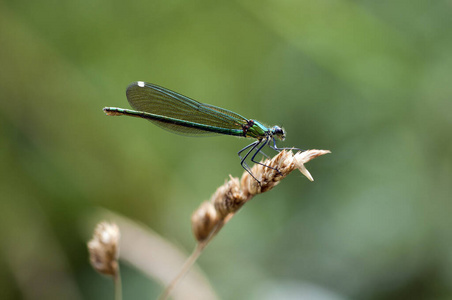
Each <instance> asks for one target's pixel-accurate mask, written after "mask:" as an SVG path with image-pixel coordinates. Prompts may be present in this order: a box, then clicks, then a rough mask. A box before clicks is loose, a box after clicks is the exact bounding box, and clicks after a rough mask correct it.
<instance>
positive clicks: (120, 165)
mask: <svg viewBox="0 0 452 300" xmlns="http://www.w3.org/2000/svg"><path fill="white" fill-rule="evenodd" d="M451 79H452V2H451V1H447V0H438V1H428V0H423V1H421V0H396V1H368V0H362V1H352V0H321V1H317V0H311V1H307V0H304V1H295V0H283V1H281V0H264V1H252V0H237V1H225V2H213V1H206V0H199V1H180V0H173V1H152V0H151V1H127V2H126V1H117V0H114V1H106V0H91V1H86V0H81V1H64V0H63V1H52V0H40V1H23V0H19V1H17V0H15V1H12V0H4V1H1V2H0V101H1V102H0V104H1V106H0V293H1V295H0V297H1V298H2V299H22V298H27V299H28V298H30V299H36V298H42V299H45V298H47V299H57V298H61V299H62V298H64V299H80V298H84V299H100V298H103V299H106V298H108V297H111V296H112V286H111V282H110V281H108V280H106V279H105V278H103V277H101V276H98V275H97V274H95V272H94V271H93V270H92V269H91V268H90V266H89V264H88V258H87V251H86V246H85V242H86V240H87V239H88V238H89V235H90V231H91V230H92V225H93V224H85V220H86V216H87V215H89V214H90V213H92V212H93V211H95V210H97V209H98V208H99V207H101V208H106V209H108V210H112V211H115V212H116V213H119V214H122V215H124V216H127V217H129V218H131V219H133V220H136V221H139V222H142V223H144V224H146V225H147V226H149V227H151V228H153V229H154V230H155V231H157V232H158V233H159V234H161V235H162V236H163V237H165V238H167V239H168V240H169V241H172V242H173V243H175V244H177V245H179V246H180V247H182V248H184V249H186V250H187V252H189V251H190V250H191V249H192V248H193V247H194V240H193V238H192V234H191V229H190V222H189V218H190V215H191V213H192V211H193V210H195V209H196V208H197V207H198V205H199V204H200V203H201V202H202V201H203V200H207V199H208V198H209V197H210V195H211V194H212V193H213V192H214V191H215V189H216V188H217V187H218V186H219V185H221V184H222V183H223V182H224V180H225V179H226V178H227V177H228V174H232V175H233V176H239V175H240V174H241V173H242V169H241V167H240V165H239V161H238V158H237V155H236V152H237V151H238V150H239V149H241V148H242V147H244V146H245V145H246V143H247V141H245V140H241V139H236V138H231V137H215V138H189V137H183V136H178V135H173V134H170V133H168V132H166V131H164V130H161V129H160V128H158V127H156V126H153V125H152V124H150V123H148V122H145V121H142V120H137V119H131V118H111V117H106V116H105V115H104V114H103V112H102V108H103V107H104V106H117V107H124V108H128V103H127V100H126V98H125V88H126V86H127V85H128V84H129V83H130V82H132V81H137V80H144V81H148V82H152V83H156V84H159V85H162V86H165V87H167V88H170V89H172V90H175V91H178V92H180V93H182V94H185V95H187V96H189V97H192V98H194V99H197V100H199V101H201V102H206V103H209V104H214V105H218V106H221V107H224V108H227V109H231V110H233V111H236V112H238V113H240V114H242V115H244V116H246V117H249V118H254V119H257V120H260V121H262V122H266V123H268V124H269V125H274V124H278V125H282V126H284V128H285V129H286V131H287V138H286V141H285V142H284V143H280V145H284V146H295V147H300V148H305V149H309V148H320V149H330V150H331V151H332V154H330V155H327V156H324V157H321V158H318V159H317V160H314V161H313V162H311V163H309V165H308V168H309V170H310V171H311V173H312V174H313V176H314V178H315V179H316V181H315V182H313V183H311V182H309V181H308V180H306V179H305V178H304V177H302V175H301V174H297V173H293V174H291V175H290V176H289V177H288V178H287V179H285V180H284V181H283V182H282V183H281V184H280V185H279V186H278V187H277V188H275V189H274V190H272V191H271V192H269V193H266V194H263V195H260V196H258V197H256V198H255V199H254V200H253V201H252V202H251V203H249V204H248V205H246V206H245V207H244V209H243V211H241V212H240V214H238V215H237V216H236V217H235V218H234V219H233V220H232V222H231V223H230V224H228V226H226V228H224V230H223V231H222V232H221V233H220V235H219V236H218V237H217V238H216V239H215V240H214V241H213V243H212V244H211V245H210V246H209V248H207V250H206V252H205V253H204V254H203V256H202V257H201V259H200V261H199V265H200V267H201V268H202V269H203V271H204V272H205V274H206V276H207V277H208V278H209V280H210V282H211V284H212V286H213V288H214V289H215V290H216V292H217V293H218V295H219V297H220V298H222V299H272V295H273V296H274V297H273V299H276V298H286V299H287V298H288V297H289V295H292V296H295V297H296V298H298V297H300V295H304V294H303V293H306V292H307V291H311V292H312V293H311V294H312V295H313V296H312V297H313V298H311V299H319V297H321V296H325V295H326V294H328V295H329V296H328V297H331V298H328V299H347V298H353V299H450V298H451V297H452V272H451V270H452V233H451V228H452V218H451V212H452V197H451V195H452V156H451V153H452V139H451V133H452V130H451V129H452V101H451V99H452V84H451ZM267 152H268V153H269V154H270V151H267ZM123 278H124V298H125V299H148V298H151V299H152V298H155V297H156V296H157V295H158V294H159V292H160V291H161V287H160V286H159V285H158V284H157V283H155V282H152V281H151V280H149V279H147V278H145V277H144V276H143V275H141V274H140V273H139V272H138V271H136V270H134V269H133V268H131V267H128V266H124V267H123ZM63 295H64V296H63ZM276 295H277V296H276ZM265 297H267V298H265ZM322 299H325V298H322Z"/></svg>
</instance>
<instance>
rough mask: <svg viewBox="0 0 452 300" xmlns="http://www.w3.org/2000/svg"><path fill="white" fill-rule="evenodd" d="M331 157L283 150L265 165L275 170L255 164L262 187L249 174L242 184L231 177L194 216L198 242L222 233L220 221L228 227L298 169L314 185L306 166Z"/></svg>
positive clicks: (193, 221)
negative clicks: (249, 203)
mask: <svg viewBox="0 0 452 300" xmlns="http://www.w3.org/2000/svg"><path fill="white" fill-rule="evenodd" d="M327 153H330V151H327V150H316V149H313V150H307V151H304V152H298V153H297V154H294V153H293V152H292V151H285V150H283V151H281V152H280V153H278V155H276V156H275V157H273V158H272V159H267V160H265V161H264V162H263V164H265V165H266V166H269V167H271V168H268V167H266V166H263V165H260V164H255V165H254V166H253V168H251V172H252V173H253V174H254V176H255V177H256V178H257V179H258V180H259V181H260V184H259V183H258V182H257V181H256V180H255V179H254V178H253V177H252V176H251V175H250V174H249V173H248V172H244V173H243V175H242V178H241V180H240V181H239V179H238V178H233V177H230V180H229V181H227V182H225V184H223V185H222V186H220V187H219V188H218V189H217V190H216V191H215V193H214V194H213V195H212V197H211V199H210V202H205V203H204V204H202V205H201V206H200V208H198V210H197V211H195V212H194V213H193V215H192V227H193V232H194V234H195V237H196V239H197V240H198V241H203V240H205V239H206V238H208V237H209V236H210V235H211V234H216V233H215V230H217V229H218V228H217V227H216V226H217V225H218V224H219V223H220V221H223V225H224V224H225V223H226V222H227V221H228V220H229V219H230V218H231V217H232V216H233V215H234V213H235V212H236V211H237V210H239V209H240V208H241V207H242V206H243V205H244V204H245V203H246V202H247V201H249V200H250V199H251V198H253V197H254V196H255V195H257V194H260V193H263V192H266V191H269V190H271V189H272V188H273V187H275V186H276V185H277V184H278V183H279V182H280V181H281V179H283V178H284V177H286V176H287V175H288V174H289V173H290V172H292V171H293V170H295V169H299V170H300V172H301V173H302V174H304V175H305V176H306V177H307V178H308V179H309V180H311V181H313V179H312V176H311V174H309V172H308V170H307V169H306V168H305V166H304V164H305V163H307V162H308V161H310V160H312V159H314V158H316V157H318V156H320V155H324V154H327ZM272 168H274V169H272ZM212 209H214V210H215V213H214V212H213V211H212Z"/></svg>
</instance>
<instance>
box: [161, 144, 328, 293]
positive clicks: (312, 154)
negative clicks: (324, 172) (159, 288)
mask: <svg viewBox="0 0 452 300" xmlns="http://www.w3.org/2000/svg"><path fill="white" fill-rule="evenodd" d="M327 153H331V152H330V151H328V150H316V149H312V150H307V151H304V152H298V153H296V154H294V153H293V152H292V151H286V150H283V151H281V152H280V153H279V154H278V155H276V156H275V157H273V158H272V159H267V160H265V161H264V162H263V164H264V165H266V166H269V167H272V168H274V169H272V168H268V167H266V166H263V165H260V164H255V165H254V166H253V168H252V169H251V172H252V173H253V174H254V176H255V177H256V178H257V179H258V180H259V181H260V184H259V183H258V182H257V181H256V180H255V179H254V178H253V177H252V176H251V175H250V174H249V173H248V172H244V173H243V175H242V178H241V179H240V180H239V179H238V178H234V177H232V176H230V179H229V181H227V182H225V184H223V185H222V186H220V187H219V188H218V189H217V190H216V191H215V193H214V194H213V195H212V197H211V198H210V201H206V202H203V203H202V204H201V206H200V207H199V208H198V209H197V210H196V211H195V212H194V213H193V215H192V218H191V222H192V229H193V234H194V236H195V238H196V240H197V241H198V244H197V246H196V248H195V250H194V251H193V253H192V255H191V256H190V257H189V258H188V259H187V261H186V263H185V264H184V266H183V267H182V270H181V271H180V272H179V274H178V275H177V276H176V278H174V279H173V281H172V282H171V283H170V284H169V285H168V286H167V287H166V289H165V290H164V292H163V293H162V295H161V296H160V298H159V299H166V298H167V297H168V296H169V294H170V293H171V290H172V289H174V287H175V286H176V284H177V283H178V281H179V280H180V279H181V278H182V277H183V276H184V274H186V272H187V271H188V270H189V269H190V267H191V266H192V265H193V264H194V263H195V262H196V260H197V258H198V257H199V255H201V253H202V251H203V250H204V248H205V247H206V246H207V245H208V244H209V242H210V241H211V240H212V238H213V237H214V236H215V235H216V234H217V233H218V232H219V231H220V230H221V228H223V226H224V225H225V224H226V223H227V222H228V221H229V220H230V219H231V218H232V217H233V216H234V214H235V213H236V212H237V211H238V210H239V209H240V208H241V207H242V206H243V205H244V204H245V203H246V202H248V201H249V200H251V199H252V198H253V197H254V196H255V195H257V194H260V193H264V192H267V191H269V190H271V189H272V188H273V187H275V186H276V185H277V184H278V183H279V182H280V181H281V180H282V179H283V178H285V177H286V176H287V175H288V174H289V173H290V172H292V171H293V170H295V169H298V170H299V171H300V172H301V173H302V174H303V175H305V176H306V177H307V178H308V179H309V180H310V181H314V179H313V178H312V176H311V174H310V173H309V171H308V170H307V169H306V167H305V166H304V164H305V163H307V162H309V161H310V160H312V159H314V158H316V157H318V156H321V155H325V154H327Z"/></svg>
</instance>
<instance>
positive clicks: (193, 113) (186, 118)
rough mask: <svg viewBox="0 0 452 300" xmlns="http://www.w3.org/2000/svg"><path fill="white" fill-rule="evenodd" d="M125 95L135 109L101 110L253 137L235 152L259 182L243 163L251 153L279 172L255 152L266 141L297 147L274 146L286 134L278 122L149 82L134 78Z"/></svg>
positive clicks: (193, 131)
mask: <svg viewBox="0 0 452 300" xmlns="http://www.w3.org/2000/svg"><path fill="white" fill-rule="evenodd" d="M126 96H127V100H128V101H129V104H130V106H131V107H132V108H133V109H134V110H131V109H124V108H117V107H105V108H104V109H103V110H104V112H105V113H106V114H107V115H109V116H130V117H137V118H142V119H146V120H149V121H151V122H152V123H154V124H155V125H157V126H159V127H161V128H163V129H166V130H168V131H171V132H174V133H177V134H182V135H191V136H193V135H203V134H204V135H205V134H223V135H231V136H236V137H244V138H254V139H256V140H255V141H254V142H252V143H251V144H249V145H248V146H246V147H244V148H243V149H241V150H240V151H239V152H238V153H237V154H238V156H239V158H240V165H241V166H242V167H243V168H244V169H245V170H246V171H247V172H248V173H249V174H250V175H251V176H252V177H253V178H254V179H255V180H256V181H257V182H258V183H259V184H260V181H259V180H258V179H257V178H256V177H255V176H254V174H253V173H252V172H251V169H250V167H249V166H248V164H247V163H246V159H247V158H248V157H250V156H251V161H252V162H253V163H256V164H260V165H263V166H265V167H267V168H270V169H274V170H276V171H277V172H279V170H277V169H276V168H273V167H270V166H267V165H265V164H264V163H262V162H259V161H257V160H256V155H257V154H258V153H262V154H263V155H264V156H267V155H266V154H265V153H264V152H263V151H262V148H263V147H264V146H266V145H268V146H269V147H270V148H272V149H274V150H276V151H278V152H280V151H282V150H284V149H294V150H300V149H298V148H278V147H277V146H276V139H279V140H281V141H284V139H285V137H286V133H285V131H284V129H283V128H282V127H279V126H277V125H275V126H273V127H266V126H265V125H263V124H262V123H260V122H258V121H256V120H253V119H247V118H245V117H243V116H241V115H239V114H237V113H235V112H232V111H230V110H227V109H224V108H221V107H217V106H214V105H210V104H205V103H200V102H198V101H196V100H193V99H191V98H188V97H186V96H184V95H181V94H179V93H176V92H174V91H171V90H169V89H167V88H164V87H161V86H158V85H155V84H152V83H146V82H144V81H137V82H133V83H131V84H130V85H129V86H128V87H127V91H126ZM267 157H268V156H267ZM280 174H281V173H280Z"/></svg>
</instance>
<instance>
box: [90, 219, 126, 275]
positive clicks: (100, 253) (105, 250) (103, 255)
mask: <svg viewBox="0 0 452 300" xmlns="http://www.w3.org/2000/svg"><path fill="white" fill-rule="evenodd" d="M119 237H120V233H119V228H118V226H117V225H116V224H113V223H107V222H101V223H99V224H97V226H96V229H95V230H94V235H93V238H92V240H91V241H89V242H88V251H89V253H90V262H91V265H92V267H93V268H94V269H95V270H96V271H97V272H99V273H102V274H105V275H111V276H115V275H116V274H117V272H118V257H119Z"/></svg>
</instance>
